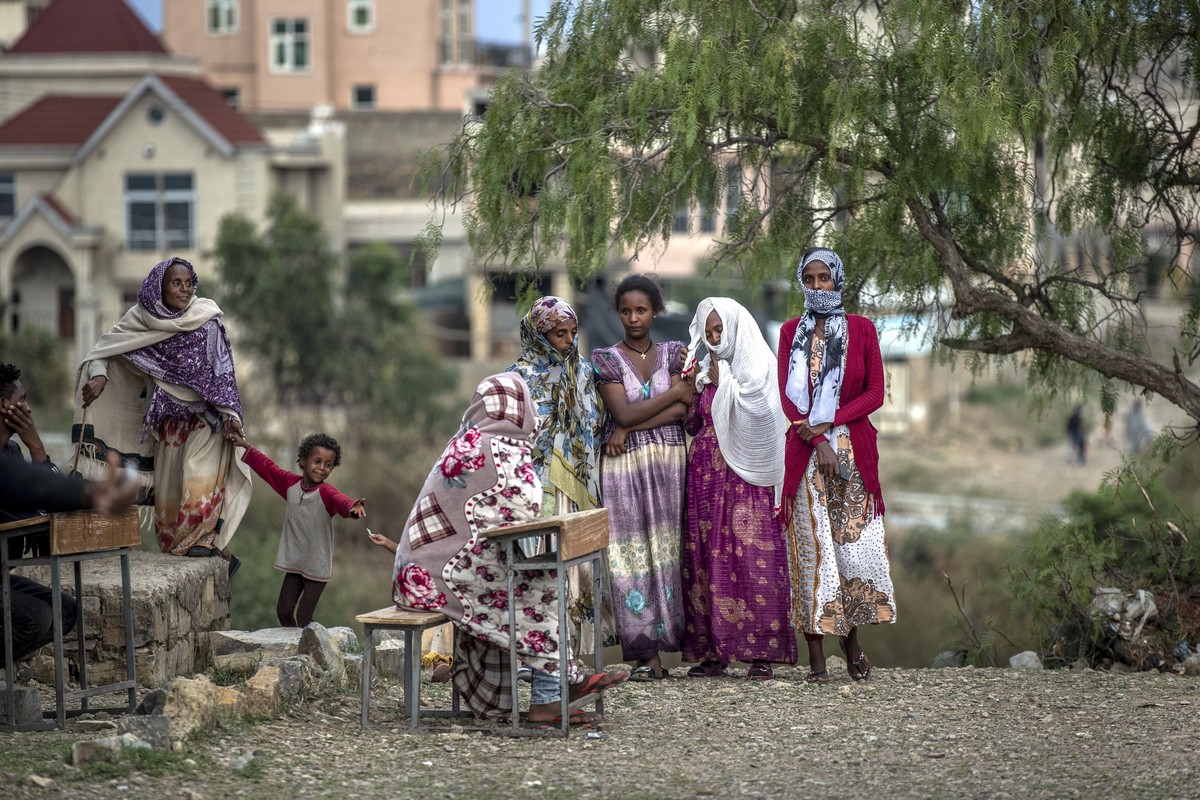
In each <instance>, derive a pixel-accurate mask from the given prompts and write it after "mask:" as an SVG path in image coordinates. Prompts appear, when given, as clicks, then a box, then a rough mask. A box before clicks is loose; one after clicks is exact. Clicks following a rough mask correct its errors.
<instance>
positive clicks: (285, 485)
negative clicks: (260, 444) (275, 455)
mask: <svg viewBox="0 0 1200 800" xmlns="http://www.w3.org/2000/svg"><path fill="white" fill-rule="evenodd" d="M242 461H245V462H246V463H247V464H248V465H249V466H250V469H252V470H254V471H255V472H257V473H258V477H260V478H262V479H263V480H264V481H266V482H267V485H268V486H270V487H271V488H272V489H274V490H275V491H276V492H278V493H279V496H280V497H282V498H284V499H285V500H286V499H287V493H288V489H290V488H291V487H292V484H294V483H296V482H298V481H299V480H300V476H299V475H297V474H296V473H294V472H288V471H287V470H286V469H284V468H283V467H281V466H279V465H278V464H276V463H275V462H274V461H272V460H271V459H270V458H269V457H268V456H267V454H266V453H264V452H262V451H261V450H259V449H258V448H257V447H247V448H246V452H244V453H242Z"/></svg>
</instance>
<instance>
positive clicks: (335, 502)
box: [317, 483, 358, 517]
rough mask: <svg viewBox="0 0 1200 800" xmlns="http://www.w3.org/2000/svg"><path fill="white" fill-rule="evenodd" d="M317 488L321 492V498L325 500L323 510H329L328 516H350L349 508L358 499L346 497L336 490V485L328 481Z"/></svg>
mask: <svg viewBox="0 0 1200 800" xmlns="http://www.w3.org/2000/svg"><path fill="white" fill-rule="evenodd" d="M317 489H319V490H320V492H321V500H323V501H324V502H325V510H326V511H328V512H329V516H331V517H332V516H333V515H335V514H337V515H338V516H342V517H349V516H350V509H351V508H353V507H354V504H355V503H357V502H358V501H357V500H355V499H353V498H350V497H347V496H346V495H344V494H342V493H341V492H339V491H338V490H337V487H336V486H334V485H333V484H330V483H322V484H321V485H320V486H318V487H317Z"/></svg>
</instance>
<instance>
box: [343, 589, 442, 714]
mask: <svg viewBox="0 0 1200 800" xmlns="http://www.w3.org/2000/svg"><path fill="white" fill-rule="evenodd" d="M354 619H355V621H356V622H360V623H362V626H363V660H362V729H363V730H366V729H367V728H368V727H369V726H370V724H371V657H372V656H371V654H372V651H373V649H374V646H375V642H374V636H373V635H372V634H373V633H374V631H377V630H378V631H403V632H404V673H403V675H402V678H401V682H402V685H403V687H404V715H405V716H406V717H408V719H409V726H410V727H411V728H413V729H414V730H416V729H418V728H419V727H420V725H421V717H423V716H450V715H453V716H459V715H460V713H461V712H460V711H459V708H458V692H454V693H453V700H452V703H453V707H452V711H450V712H434V711H427V712H424V713H422V711H421V633H422V631H424V630H426V629H427V628H435V627H437V626H439V625H445V624H446V623H447V622H449V620H448V619H447V618H446V615H445V614H441V613H438V612H436V611H409V610H408V609H403V608H396V607H395V606H388V607H387V608H381V609H379V610H378V611H372V612H370V613H368V614H359V615H358V616H357V617H355V618H354Z"/></svg>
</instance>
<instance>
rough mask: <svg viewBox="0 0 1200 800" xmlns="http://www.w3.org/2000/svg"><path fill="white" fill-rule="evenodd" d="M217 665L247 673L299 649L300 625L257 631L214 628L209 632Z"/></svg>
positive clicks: (292, 653)
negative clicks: (298, 626)
mask: <svg viewBox="0 0 1200 800" xmlns="http://www.w3.org/2000/svg"><path fill="white" fill-rule="evenodd" d="M208 642H209V647H210V648H211V650H212V660H213V665H214V666H216V667H218V668H221V669H228V670H231V671H233V672H240V673H245V674H247V675H249V674H251V673H253V672H254V670H256V669H258V665H259V664H261V663H263V662H266V661H271V660H273V659H277V658H287V657H289V656H294V655H296V653H297V652H298V651H299V645H300V629H299V628H263V629H261V630H257V631H213V632H212V633H210V634H209V636H208Z"/></svg>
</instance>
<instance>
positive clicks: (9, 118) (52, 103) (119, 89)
mask: <svg viewBox="0 0 1200 800" xmlns="http://www.w3.org/2000/svg"><path fill="white" fill-rule="evenodd" d="M101 12H103V13H101ZM89 26H90V27H91V29H92V34H93V35H91V36H85V35H83V34H82V33H81V29H84V28H88V27H89ZM5 104H7V105H5ZM270 138H271V141H268V138H267V137H266V136H265V135H264V134H263V132H262V131H260V130H259V128H258V127H256V126H255V125H254V124H253V123H252V122H251V121H250V120H249V119H247V118H246V117H245V116H244V115H243V114H242V113H241V112H239V111H238V110H237V109H236V108H233V107H232V106H230V105H229V104H228V103H227V102H226V99H225V98H224V97H223V96H222V95H221V94H220V92H218V91H217V90H216V89H215V88H213V86H212V85H210V84H209V83H208V82H207V81H206V80H204V79H203V78H202V77H201V76H200V75H199V74H198V71H197V69H196V64H195V62H189V61H187V60H186V59H177V58H175V57H174V56H172V55H171V54H170V53H168V52H167V51H166V50H165V48H163V47H162V44H161V43H160V42H159V41H158V39H157V37H155V36H154V35H153V34H151V33H150V32H149V31H148V30H147V29H146V28H145V26H144V25H143V24H142V23H141V21H140V20H139V19H138V18H137V17H136V15H134V14H133V12H132V11H131V10H129V9H128V7H126V6H125V5H124V2H123V0H54V1H53V2H52V3H51V4H50V5H49V7H47V8H46V10H45V11H44V12H43V13H42V14H41V16H39V17H38V18H37V20H36V21H35V22H34V23H33V24H32V25H31V26H30V27H29V29H28V30H27V31H26V33H25V35H24V36H22V37H21V39H20V40H19V41H18V42H17V43H16V44H15V45H14V46H13V49H12V50H11V51H10V52H8V53H0V332H3V333H11V332H14V331H16V330H20V329H22V328H26V327H30V326H34V327H40V328H43V329H47V330H50V331H53V332H56V333H57V334H58V335H59V336H60V337H62V338H64V339H69V340H71V341H72V342H73V344H74V353H73V354H72V356H73V357H82V356H83V355H84V354H85V353H86V352H87V351H88V350H90V349H91V347H92V345H93V344H94V342H95V340H96V337H97V334H98V331H101V330H104V329H105V328H107V327H108V326H109V325H111V324H113V323H114V322H115V321H116V320H117V319H119V317H120V315H121V314H122V313H123V312H124V311H125V309H126V308H128V306H129V305H130V304H131V303H132V302H134V300H135V298H136V294H137V289H138V287H139V286H140V284H141V282H142V279H143V278H144V277H145V275H146V273H147V272H148V271H149V270H150V268H151V267H153V265H154V264H155V263H157V262H158V261H160V260H162V258H163V257H165V256H168V255H178V256H182V257H184V258H187V259H188V260H190V261H192V262H193V263H194V264H196V265H197V268H198V269H200V270H201V271H205V269H206V266H207V265H206V263H205V262H206V255H205V254H206V253H207V252H208V251H210V250H211V249H212V246H213V244H214V241H215V238H216V235H217V230H218V228H219V225H220V221H221V219H222V218H223V217H225V216H226V215H228V214H231V213H240V214H243V215H244V216H246V217H248V218H249V219H251V220H253V221H255V222H262V221H264V220H265V217H266V212H267V208H268V203H269V201H270V198H271V195H272V194H274V193H275V192H277V191H289V192H291V193H293V194H296V195H297V197H298V199H299V201H300V204H301V207H302V208H305V209H307V210H309V211H311V212H313V213H317V214H318V215H319V216H320V217H321V219H322V222H323V223H324V224H325V225H326V228H327V230H329V231H330V232H331V234H333V236H334V240H335V242H336V241H338V240H339V236H340V234H339V232H340V229H341V204H342V199H343V193H344V190H343V187H344V185H345V167H344V165H345V152H344V150H345V148H344V142H343V139H344V136H343V133H342V131H341V129H340V127H339V126H337V125H336V124H323V125H322V124H315V125H311V126H309V127H308V128H306V129H301V130H299V131H294V130H293V131H287V132H276V133H272V135H271V137H270ZM212 277H214V276H212V274H211V272H208V273H207V275H206V278H207V279H208V280H209V281H210V282H209V283H208V285H209V286H211V285H213V284H212V283H211V279H212Z"/></svg>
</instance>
